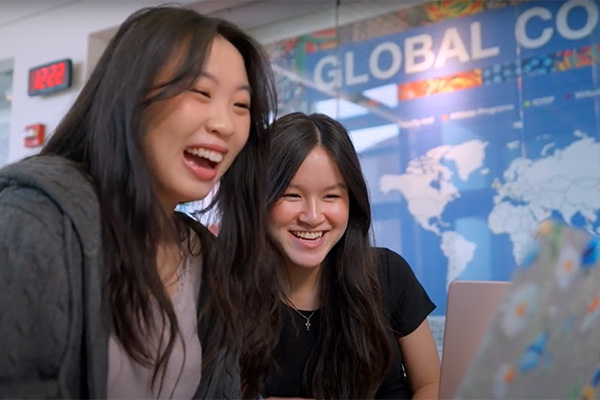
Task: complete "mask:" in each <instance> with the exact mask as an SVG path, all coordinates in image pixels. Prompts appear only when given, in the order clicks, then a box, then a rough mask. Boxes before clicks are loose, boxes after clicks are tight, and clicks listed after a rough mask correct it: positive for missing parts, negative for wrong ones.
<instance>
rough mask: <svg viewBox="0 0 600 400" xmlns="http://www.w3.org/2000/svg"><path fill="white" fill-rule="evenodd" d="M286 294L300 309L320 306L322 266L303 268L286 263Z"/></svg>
mask: <svg viewBox="0 0 600 400" xmlns="http://www.w3.org/2000/svg"><path fill="white" fill-rule="evenodd" d="M286 270H287V274H285V279H286V285H285V295H286V297H287V298H288V299H289V301H291V302H292V304H293V305H294V307H296V308H297V309H299V310H314V309H316V308H319V288H320V283H321V266H318V267H315V268H303V267H299V266H296V265H286Z"/></svg>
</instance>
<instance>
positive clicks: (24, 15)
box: [0, 0, 197, 162]
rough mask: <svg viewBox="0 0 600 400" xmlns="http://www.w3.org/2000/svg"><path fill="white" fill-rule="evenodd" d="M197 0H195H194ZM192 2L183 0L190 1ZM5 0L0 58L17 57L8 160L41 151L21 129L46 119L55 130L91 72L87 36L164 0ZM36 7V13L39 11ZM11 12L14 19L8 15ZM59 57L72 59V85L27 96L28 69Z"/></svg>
mask: <svg viewBox="0 0 600 400" xmlns="http://www.w3.org/2000/svg"><path fill="white" fill-rule="evenodd" d="M196 1H197V0H196ZM191 2H192V1H189V0H188V1H186V0H183V1H181V0H180V1H179V3H191ZM34 3H35V2H31V1H27V2H4V1H3V2H2V4H1V5H0V9H1V10H2V14H3V15H2V16H1V17H2V18H0V62H8V63H10V62H11V61H12V62H13V66H14V80H13V102H12V107H11V115H10V140H9V152H8V161H9V162H12V161H16V160H19V159H21V158H23V157H26V156H28V155H32V154H34V153H37V152H38V151H39V149H33V150H32V149H27V148H25V147H24V146H23V140H22V138H21V136H20V132H21V130H22V129H23V127H25V126H26V125H29V124H31V123H43V124H45V125H46V131H47V132H52V131H53V130H54V129H55V127H56V125H57V124H58V122H59V121H60V119H61V118H62V116H63V115H64V113H65V112H66V111H67V109H68V108H69V106H70V105H71V104H72V102H73V100H74V99H75V96H76V94H77V93H78V91H79V89H80V88H81V86H82V83H83V82H82V81H83V77H84V76H86V75H87V71H86V66H85V64H86V60H87V57H88V48H87V47H88V40H89V35H90V34H92V33H94V32H97V31H101V30H105V29H107V28H111V27H114V26H117V25H119V24H120V23H121V22H122V21H123V20H124V19H125V18H126V17H127V16H128V15H129V14H131V13H132V12H133V11H135V10H137V9H139V8H141V7H144V6H146V5H152V4H161V3H165V1H160V2H159V1H142V0H127V1H101V0H98V1H90V0H78V1H75V2H74V1H48V0H46V1H38V2H37V9H36V7H35V4H34ZM36 10H37V13H36ZM8 14H10V15H12V18H10V17H9V16H8ZM61 58H71V60H72V61H73V67H74V68H73V69H74V74H73V87H72V88H71V89H70V90H68V91H66V92H60V93H57V94H54V95H50V96H47V97H46V96H37V97H29V96H28V95H27V72H28V70H29V68H31V67H34V66H37V65H40V64H44V63H46V62H50V61H54V60H58V59H61Z"/></svg>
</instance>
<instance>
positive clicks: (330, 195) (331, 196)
mask: <svg viewBox="0 0 600 400" xmlns="http://www.w3.org/2000/svg"><path fill="white" fill-rule="evenodd" d="M340 197H341V196H340V195H339V194H333V193H330V194H327V195H325V198H326V199H339V198H340Z"/></svg>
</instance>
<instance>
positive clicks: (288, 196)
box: [281, 193, 300, 199]
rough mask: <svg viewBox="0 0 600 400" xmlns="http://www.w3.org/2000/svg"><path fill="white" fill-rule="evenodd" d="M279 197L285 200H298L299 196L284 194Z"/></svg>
mask: <svg viewBox="0 0 600 400" xmlns="http://www.w3.org/2000/svg"><path fill="white" fill-rule="evenodd" d="M281 197H283V198H286V199H299V198H300V195H299V194H298V193H284V194H282V195H281Z"/></svg>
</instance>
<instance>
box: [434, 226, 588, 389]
mask: <svg viewBox="0 0 600 400" xmlns="http://www.w3.org/2000/svg"><path fill="white" fill-rule="evenodd" d="M599 260H600V237H598V236H594V235H592V234H590V233H589V232H587V231H584V230H582V229H578V228H574V227H571V226H567V225H564V224H562V223H558V222H554V221H545V222H543V223H542V224H541V225H540V228H539V230H538V232H537V235H536V237H535V240H534V244H533V246H532V247H531V250H530V251H529V252H528V253H527V254H526V256H525V257H524V261H523V263H522V265H521V266H520V267H519V268H518V269H517V271H516V272H515V274H514V275H513V279H512V284H511V285H510V287H509V288H508V289H507V290H506V294H505V298H504V300H503V302H502V304H501V305H500V307H499V308H498V312H497V314H496V316H495V317H494V319H493V320H492V322H491V323H490V325H489V327H488V330H487V332H486V333H485V334H484V337H483V339H482V340H481V343H480V345H479V348H478V350H477V352H476V355H475V357H474V359H473V361H472V363H471V364H470V365H469V367H468V369H467V371H466V373H465V376H464V378H463V380H462V382H461V383H460V384H459V387H458V390H457V392H456V393H455V395H454V398H457V399H591V398H598V397H599V396H600V262H599ZM446 350H447V349H444V351H446Z"/></svg>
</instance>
